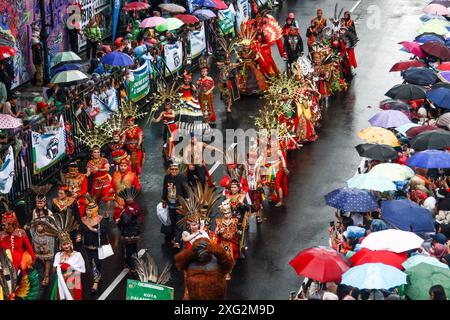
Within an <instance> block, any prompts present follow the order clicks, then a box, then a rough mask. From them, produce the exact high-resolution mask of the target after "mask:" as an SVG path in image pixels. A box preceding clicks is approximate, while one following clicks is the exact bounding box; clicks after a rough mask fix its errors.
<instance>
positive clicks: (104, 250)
mask: <svg viewBox="0 0 450 320" xmlns="http://www.w3.org/2000/svg"><path fill="white" fill-rule="evenodd" d="M97 234H98V258H99V259H100V260H104V259H106V258H108V257H110V256H112V255H114V251H113V248H112V246H111V244H110V243H109V241H108V244H105V245H103V246H102V244H101V242H100V223H99V224H98V232H97Z"/></svg>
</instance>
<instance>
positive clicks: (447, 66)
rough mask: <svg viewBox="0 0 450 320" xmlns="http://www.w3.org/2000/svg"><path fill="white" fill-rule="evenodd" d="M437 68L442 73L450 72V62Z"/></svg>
mask: <svg viewBox="0 0 450 320" xmlns="http://www.w3.org/2000/svg"><path fill="white" fill-rule="evenodd" d="M437 68H438V69H439V70H441V71H450V62H443V63H441V64H440V65H438V66H437Z"/></svg>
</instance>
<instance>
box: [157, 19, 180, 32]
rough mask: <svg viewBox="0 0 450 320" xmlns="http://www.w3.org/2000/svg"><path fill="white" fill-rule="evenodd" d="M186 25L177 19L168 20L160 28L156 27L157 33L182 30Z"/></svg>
mask: <svg viewBox="0 0 450 320" xmlns="http://www.w3.org/2000/svg"><path fill="white" fill-rule="evenodd" d="M183 24H184V22H183V21H181V20H180V19H177V18H167V19H166V21H165V22H164V23H162V24H160V25H158V26H156V28H155V29H156V31H158V32H163V31H172V30H176V29H178V28H180V27H181V26H182V25H183Z"/></svg>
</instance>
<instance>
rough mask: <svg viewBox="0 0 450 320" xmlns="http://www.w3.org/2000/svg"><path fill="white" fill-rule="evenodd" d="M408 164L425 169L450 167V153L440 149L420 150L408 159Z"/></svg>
mask: <svg viewBox="0 0 450 320" xmlns="http://www.w3.org/2000/svg"><path fill="white" fill-rule="evenodd" d="M408 166H410V167H412V168H413V167H417V168H424V169H447V168H450V154H449V153H448V152H446V151H440V150H426V151H422V152H418V153H416V154H414V155H413V156H412V157H411V158H409V159H408Z"/></svg>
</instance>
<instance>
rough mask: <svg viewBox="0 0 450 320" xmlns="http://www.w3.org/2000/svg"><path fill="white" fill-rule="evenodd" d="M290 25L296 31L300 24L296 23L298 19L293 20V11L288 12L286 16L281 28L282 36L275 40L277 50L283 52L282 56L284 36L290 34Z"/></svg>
mask: <svg viewBox="0 0 450 320" xmlns="http://www.w3.org/2000/svg"><path fill="white" fill-rule="evenodd" d="M292 27H294V28H295V29H297V32H298V29H299V28H300V25H299V24H298V21H297V20H295V14H294V13H293V12H290V13H289V14H288V16H287V18H286V23H285V24H284V26H283V27H282V28H281V32H282V35H283V38H280V39H279V40H278V41H277V46H278V51H279V52H280V54H281V53H283V55H282V56H283V57H286V38H287V37H288V36H289V35H290V34H291V28H292ZM280 49H283V50H280Z"/></svg>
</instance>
